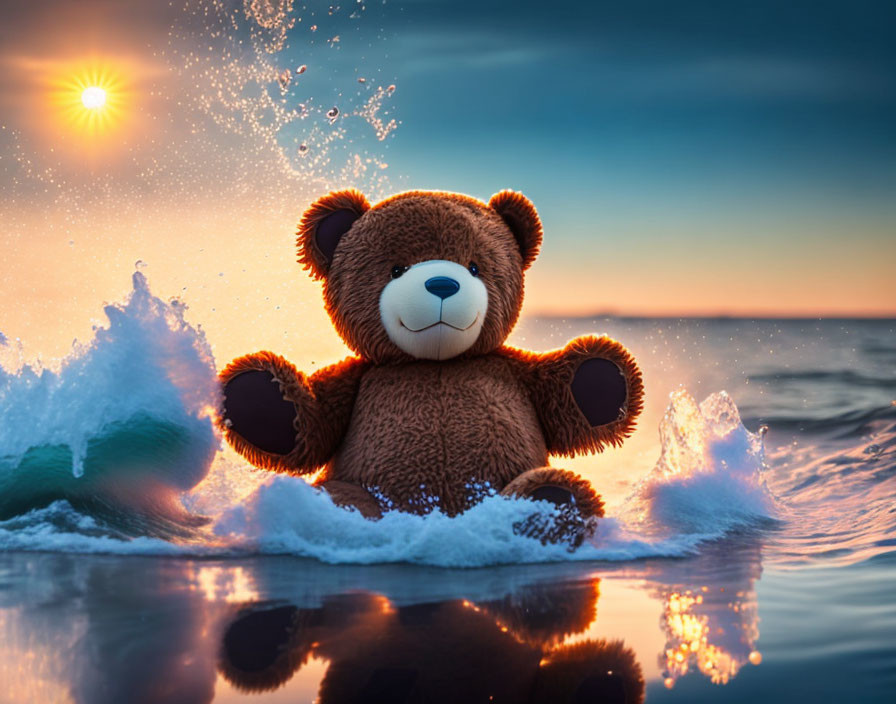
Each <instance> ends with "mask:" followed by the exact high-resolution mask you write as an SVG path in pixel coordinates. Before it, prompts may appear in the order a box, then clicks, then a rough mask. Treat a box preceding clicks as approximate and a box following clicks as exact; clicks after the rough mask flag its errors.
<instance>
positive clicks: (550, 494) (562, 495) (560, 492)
mask: <svg viewBox="0 0 896 704" xmlns="http://www.w3.org/2000/svg"><path fill="white" fill-rule="evenodd" d="M529 498H530V499H532V500H533V501H550V502H551V503H552V504H554V505H555V506H564V505H566V504H574V503H575V502H576V500H575V497H574V496H573V495H572V492H571V491H570V490H569V489H564V488H563V487H562V486H549V485H545V486H540V487H538V488H537V489H536V490H535V491H533V492H532V493H531V494H529Z"/></svg>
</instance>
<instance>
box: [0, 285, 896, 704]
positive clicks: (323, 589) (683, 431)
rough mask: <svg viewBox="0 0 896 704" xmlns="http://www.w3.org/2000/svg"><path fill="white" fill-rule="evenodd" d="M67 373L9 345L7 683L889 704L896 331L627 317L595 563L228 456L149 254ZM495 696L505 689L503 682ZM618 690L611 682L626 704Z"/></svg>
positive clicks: (3, 591)
mask: <svg viewBox="0 0 896 704" xmlns="http://www.w3.org/2000/svg"><path fill="white" fill-rule="evenodd" d="M106 314H107V316H108V318H109V321H108V323H107V324H106V325H105V326H100V327H98V328H97V329H96V331H95V337H94V339H93V340H92V341H91V342H89V343H86V344H83V345H80V346H77V347H76V348H75V349H73V350H72V352H71V354H70V355H69V357H68V358H66V359H65V360H63V361H62V362H61V363H60V364H59V365H57V366H55V367H53V368H46V369H44V368H35V367H33V366H29V365H28V364H25V363H24V361H23V358H22V353H21V349H20V347H18V346H17V343H16V341H14V340H9V339H7V338H5V337H0V363H2V369H0V652H2V657H0V701H16V702H17V701H29V702H34V701H78V702H105V701H110V702H111V701H122V700H126V701H183V702H194V701H197V702H198V701H212V700H215V701H236V700H241V699H251V700H257V701H262V700H275V701H308V702H311V701H315V700H318V701H321V702H335V701H470V702H473V701H592V700H594V701H604V700H606V701H616V700H619V696H623V699H625V698H627V699H628V700H637V699H638V698H639V697H640V696H641V694H642V690H641V688H640V687H639V686H638V685H637V680H638V677H642V678H643V681H644V685H643V695H644V696H646V699H647V700H648V701H688V702H690V701H703V700H705V701H716V700H720V699H721V700H725V701H755V699H757V698H758V697H760V696H761V697H763V698H764V699H767V700H770V701H779V700H780V701H784V700H790V699H792V698H793V697H794V696H795V695H801V696H805V697H809V698H811V699H812V700H813V701H832V702H835V701H891V700H892V698H893V696H894V694H896V598H894V591H893V584H894V581H896V549H894V546H896V504H894V497H896V478H894V477H896V453H894V446H896V335H894V328H896V323H894V321H892V320H740V319H713V320H708V319H700V320H687V319H683V320H666V319H624V318H595V319H559V318H550V319H547V318H528V319H524V320H523V321H522V322H521V324H520V326H519V327H518V329H517V330H516V331H515V332H514V336H513V338H512V340H511V342H513V343H515V344H519V345H523V346H527V347H531V348H533V349H550V348H553V347H557V346H560V345H562V344H564V343H565V342H566V341H567V340H568V339H570V338H571V337H574V336H576V335H579V334H584V333H594V332H597V333H603V332H605V333H608V334H611V335H613V336H615V337H617V338H618V339H620V340H622V341H623V342H624V343H625V344H626V345H627V346H629V347H630V349H631V350H632V351H633V352H634V353H635V355H636V357H637V358H638V359H639V361H640V363H641V365H642V368H643V370H644V374H645V384H646V389H647V405H646V409H645V413H644V416H643V417H642V420H641V422H640V425H639V429H638V431H637V432H636V433H635V435H634V436H633V437H632V438H631V439H630V440H629V442H628V443H627V444H626V445H625V446H624V447H623V448H622V449H621V450H617V451H608V452H606V453H604V454H603V455H600V456H598V457H587V458H576V459H575V460H562V461H557V462H556V464H557V465H558V466H566V467H569V468H571V469H574V470H576V471H579V472H581V473H582V474H584V475H585V476H588V477H589V478H590V479H591V480H592V481H593V482H594V483H595V485H596V486H597V488H598V489H599V490H600V491H601V492H603V493H604V496H605V499H606V501H607V506H608V511H607V517H606V518H604V519H603V520H602V521H601V523H600V524H599V528H598V531H597V533H596V535H595V536H594V538H593V539H592V540H591V541H590V542H589V543H587V544H586V545H584V546H582V547H581V548H580V549H578V550H576V551H575V552H569V551H568V550H566V549H565V548H564V547H563V546H543V545H541V544H540V543H539V542H538V541H536V540H532V539H529V538H524V537H521V536H518V535H515V534H514V533H513V530H512V525H513V524H514V523H515V522H517V521H519V520H523V519H525V518H526V517H527V516H528V515H531V513H533V512H544V511H549V510H550V508H549V507H548V506H546V505H537V504H533V503H531V502H526V501H517V500H508V499H504V498H501V497H496V496H491V497H487V498H485V500H484V501H483V502H482V503H481V504H479V505H477V506H476V507H474V508H473V509H471V510H469V511H468V512H467V513H465V514H463V515H461V516H459V517H456V518H447V517H445V516H443V515H441V514H439V513H438V512H435V513H432V514H429V515H427V516H423V517H420V516H408V515H403V514H397V513H395V514H387V515H386V516H385V517H384V518H383V519H382V520H381V521H379V522H375V523H374V522H369V521H366V520H365V519H363V518H362V517H361V516H360V515H358V514H356V513H352V512H348V511H345V510H342V509H339V508H337V507H335V506H334V505H333V504H332V503H331V502H330V501H329V500H328V499H327V498H326V496H324V495H321V494H320V493H319V492H317V491H316V490H314V489H313V488H312V487H310V486H309V485H308V484H307V483H306V482H304V481H303V480H301V479H296V478H292V477H285V476H277V475H272V474H268V473H265V472H259V471H256V470H253V469H251V468H250V467H248V466H247V465H246V464H245V463H244V462H242V461H241V460H240V459H239V458H238V457H237V456H236V455H235V454H233V453H232V452H231V451H229V450H227V449H226V448H222V447H221V445H220V438H219V437H218V436H217V435H216V433H215V431H214V428H213V424H212V414H213V411H214V408H215V407H216V405H217V403H218V400H219V399H218V396H217V393H218V391H217V387H216V384H215V367H216V362H217V364H218V365H220V364H221V363H223V362H226V361H227V360H214V358H213V354H212V348H211V346H210V345H209V343H208V342H207V341H206V339H205V337H204V335H203V333H202V331H201V330H200V329H198V328H195V327H194V326H192V325H190V324H189V323H188V322H187V321H186V320H185V318H184V313H183V308H182V306H181V305H180V304H178V303H177V302H165V301H162V300H160V299H158V298H156V297H154V296H153V294H152V292H151V291H150V288H149V284H148V283H147V281H146V279H145V278H144V276H143V274H142V273H140V272H139V271H138V272H136V273H135V274H134V280H133V291H132V293H131V295H130V297H129V298H128V300H126V301H123V302H121V303H119V304H113V305H109V306H108V307H107V308H106ZM490 697H491V699H490ZM614 697H616V698H615V699H614Z"/></svg>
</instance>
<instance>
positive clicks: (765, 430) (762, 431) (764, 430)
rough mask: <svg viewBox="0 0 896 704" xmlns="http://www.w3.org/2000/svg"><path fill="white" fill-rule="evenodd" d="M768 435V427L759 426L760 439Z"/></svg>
mask: <svg viewBox="0 0 896 704" xmlns="http://www.w3.org/2000/svg"><path fill="white" fill-rule="evenodd" d="M767 433H768V426H767V425H760V426H759V437H761V438H764V437H765V436H766V434H767Z"/></svg>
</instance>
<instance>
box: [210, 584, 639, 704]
mask: <svg viewBox="0 0 896 704" xmlns="http://www.w3.org/2000/svg"><path fill="white" fill-rule="evenodd" d="M598 595H599V590H598V583H597V582H596V581H595V582H594V583H593V584H592V583H590V582H586V583H583V584H572V585H570V584H560V585H556V584H552V585H532V586H530V587H527V588H525V589H522V590H520V591H518V592H516V593H513V594H509V595H507V596H505V597H503V598H501V599H495V600H492V601H486V602H482V603H478V604H477V603H474V602H471V601H469V600H466V599H454V600H450V601H440V602H431V603H420V604H399V605H397V604H393V603H392V602H391V601H389V599H387V598H386V597H385V596H383V595H381V594H375V593H369V592H353V593H348V594H340V595H332V596H327V597H325V598H324V599H323V602H322V603H321V605H320V606H319V607H317V608H301V607H299V606H296V605H294V604H291V603H276V602H275V603H272V602H255V603H247V604H243V605H242V606H241V607H240V609H239V611H238V612H237V613H236V614H235V615H234V617H233V620H232V621H230V623H229V624H228V625H227V626H226V627H225V628H224V630H223V634H222V637H221V647H220V650H219V655H218V671H219V672H220V673H221V674H222V675H223V676H224V678H225V679H226V680H227V681H228V682H230V683H231V684H232V685H234V686H235V688H236V689H237V690H239V691H243V692H266V691H268V692H269V691H273V690H277V689H279V688H280V687H282V686H283V685H284V684H286V683H287V682H289V681H290V680H291V679H292V678H293V676H294V675H295V674H296V672H297V671H299V670H300V669H301V668H302V666H303V665H304V664H305V663H306V662H307V661H308V660H309V658H311V657H315V658H318V659H324V660H326V663H327V664H326V671H325V673H324V675H323V677H322V679H321V682H320V687H319V690H318V693H317V699H316V701H319V702H321V704H337V703H339V702H356V703H361V702H370V703H371V704H373V703H374V702H390V704H399V703H402V702H404V703H405V704H410V703H411V702H427V703H428V704H436V703H438V702H446V703H448V702H450V703H452V704H454V703H456V702H483V703H487V702H510V703H516V702H521V703H525V702H528V703H531V704H564V703H566V702H569V703H570V704H572V703H575V702H607V703H609V702H614V703H618V704H633V703H635V704H636V703H639V702H642V701H643V698H644V677H643V674H642V670H641V666H640V665H639V664H638V662H637V660H636V658H635V654H634V653H633V652H632V650H631V649H630V648H628V647H626V645H625V644H624V643H623V642H622V641H608V640H604V639H581V637H580V638H579V639H577V642H574V643H569V642H566V641H567V638H568V636H571V635H575V634H580V633H582V632H583V631H584V630H585V629H587V628H588V626H589V625H590V624H591V622H592V621H593V620H594V618H595V614H596V604H597V600H598ZM287 698H288V693H287Z"/></svg>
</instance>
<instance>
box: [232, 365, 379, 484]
mask: <svg viewBox="0 0 896 704" xmlns="http://www.w3.org/2000/svg"><path fill="white" fill-rule="evenodd" d="M367 366H368V365H367V363H366V362H364V361H363V360H361V359H357V358H351V357H350V358H348V359H346V360H344V361H342V362H339V363H337V364H333V365H331V366H329V367H325V368H323V369H320V370H318V371H317V372H316V373H315V374H313V375H312V376H310V377H306V376H305V375H304V374H302V372H300V371H298V370H297V369H296V368H295V367H294V366H293V365H292V364H290V363H289V362H288V361H286V360H285V359H283V357H279V356H278V355H275V354H273V353H272V352H256V353H255V354H249V355H246V356H244V357H240V358H238V359H235V360H234V361H233V362H231V363H230V364H229V365H227V368H226V369H224V371H222V372H221V374H220V376H219V379H220V381H221V384H222V387H223V392H224V407H223V412H222V413H221V415H220V417H219V426H220V427H221V429H222V431H223V432H224V435H225V437H226V438H227V441H228V442H229V443H230V444H231V446H233V448H234V449H235V450H236V451H237V452H239V453H240V454H241V455H243V457H245V458H246V459H247V460H249V461H250V462H251V463H252V464H254V465H255V466H257V467H262V468H264V469H270V470H273V471H276V472H287V473H290V474H306V473H308V472H313V471H314V470H316V469H318V468H319V467H321V466H322V465H324V464H326V463H327V462H328V461H329V459H330V458H331V457H332V456H333V453H334V452H335V451H336V448H337V447H338V446H339V443H340V442H342V438H343V436H344V435H345V432H346V429H347V428H348V421H349V418H350V417H351V412H352V407H353V406H354V402H355V396H356V394H357V391H358V385H359V383H360V381H361V376H362V375H363V373H364V371H365V370H366V369H367Z"/></svg>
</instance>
